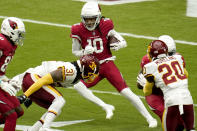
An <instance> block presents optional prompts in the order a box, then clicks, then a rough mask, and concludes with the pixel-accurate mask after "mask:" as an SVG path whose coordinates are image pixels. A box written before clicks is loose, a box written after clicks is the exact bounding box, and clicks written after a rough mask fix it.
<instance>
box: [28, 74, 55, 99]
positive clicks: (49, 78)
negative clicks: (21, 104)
mask: <svg viewBox="0 0 197 131" xmlns="http://www.w3.org/2000/svg"><path fill="white" fill-rule="evenodd" d="M52 83H53V78H52V76H51V74H47V75H45V76H43V77H42V78H40V79H38V80H37V81H36V82H35V83H34V84H33V85H31V86H30V87H29V89H28V90H27V91H26V92H25V93H24V95H25V96H27V97H29V96H30V95H31V94H33V93H34V92H36V91H37V90H39V89H40V88H41V87H42V86H44V85H48V84H52Z"/></svg>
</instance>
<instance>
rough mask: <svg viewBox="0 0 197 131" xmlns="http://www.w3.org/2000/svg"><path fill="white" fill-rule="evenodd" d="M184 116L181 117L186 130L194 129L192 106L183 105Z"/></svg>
mask: <svg viewBox="0 0 197 131" xmlns="http://www.w3.org/2000/svg"><path fill="white" fill-rule="evenodd" d="M183 109H184V114H183V115H181V117H182V119H183V121H184V123H185V126H186V129H193V128H194V107H193V105H184V106H183Z"/></svg>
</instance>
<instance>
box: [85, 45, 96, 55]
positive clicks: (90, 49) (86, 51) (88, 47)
mask: <svg viewBox="0 0 197 131" xmlns="http://www.w3.org/2000/svg"><path fill="white" fill-rule="evenodd" d="M93 52H94V48H93V47H92V46H90V45H87V46H86V47H85V50H84V53H83V54H84V55H88V54H93Z"/></svg>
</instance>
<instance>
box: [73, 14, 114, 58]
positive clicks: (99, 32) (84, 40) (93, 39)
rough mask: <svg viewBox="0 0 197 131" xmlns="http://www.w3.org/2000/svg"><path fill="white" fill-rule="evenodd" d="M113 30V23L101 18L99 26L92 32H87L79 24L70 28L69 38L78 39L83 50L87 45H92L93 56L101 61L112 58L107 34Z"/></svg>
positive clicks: (81, 24)
mask: <svg viewBox="0 0 197 131" xmlns="http://www.w3.org/2000/svg"><path fill="white" fill-rule="evenodd" d="M113 28H114V25H113V22H112V20H110V19H109V18H102V19H101V20H100V24H99V26H98V27H97V28H96V29H95V30H93V31H89V30H87V29H86V28H85V27H84V25H83V23H82V22H81V23H78V24H75V25H73V26H72V28H71V37H72V38H76V39H78V40H79V41H80V43H81V47H82V48H83V49H85V47H86V46H87V45H89V44H90V45H92V47H94V49H95V52H94V56H96V57H97V59H98V60H103V59H106V58H109V57H111V56H112V53H111V51H110V47H109V43H108V39H107V34H108V33H109V31H110V30H112V29H113Z"/></svg>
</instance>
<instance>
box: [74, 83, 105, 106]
mask: <svg viewBox="0 0 197 131" xmlns="http://www.w3.org/2000/svg"><path fill="white" fill-rule="evenodd" d="M74 88H75V89H76V90H77V91H78V93H79V94H80V95H82V96H83V97H85V98H86V99H87V100H89V101H91V102H93V103H95V104H97V105H98V106H100V107H102V108H103V107H104V106H106V103H105V102H104V101H102V100H101V99H99V98H98V97H96V96H95V95H94V94H93V93H92V91H90V90H89V89H88V88H87V87H86V86H85V85H84V84H83V83H82V82H78V83H77V84H75V85H74Z"/></svg>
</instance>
